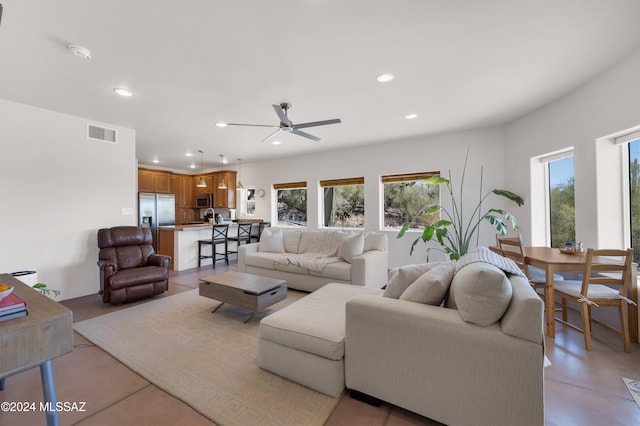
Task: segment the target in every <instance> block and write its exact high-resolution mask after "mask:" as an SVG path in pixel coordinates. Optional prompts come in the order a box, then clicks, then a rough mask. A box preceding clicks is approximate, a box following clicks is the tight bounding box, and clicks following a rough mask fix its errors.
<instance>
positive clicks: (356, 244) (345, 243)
mask: <svg viewBox="0 0 640 426" xmlns="http://www.w3.org/2000/svg"><path fill="white" fill-rule="evenodd" d="M363 249H364V234H363V233H362V232H359V233H357V234H354V235H350V236H347V237H345V238H344V239H343V240H342V243H340V248H339V249H338V257H341V258H343V259H344V260H346V261H347V262H349V263H351V259H352V258H354V257H356V256H360V255H361V254H362V250H363Z"/></svg>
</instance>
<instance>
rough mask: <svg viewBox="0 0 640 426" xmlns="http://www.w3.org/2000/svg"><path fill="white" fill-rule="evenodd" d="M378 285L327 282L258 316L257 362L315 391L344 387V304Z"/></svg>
mask: <svg viewBox="0 0 640 426" xmlns="http://www.w3.org/2000/svg"><path fill="white" fill-rule="evenodd" d="M382 293H383V290H380V289H377V288H371V287H361V286H354V285H350V284H337V283H330V284H326V285H325V286H324V287H322V288H320V289H318V290H316V291H314V292H313V293H310V294H308V295H307V296H305V297H303V298H302V299H300V300H298V301H297V302H294V303H292V304H291V305H289V306H287V307H285V308H283V309H281V310H279V311H277V312H274V313H272V314H271V315H269V316H268V317H265V318H264V319H262V321H260V340H259V365H260V367H261V368H263V369H265V370H268V371H271V372H272V373H275V374H277V375H279V376H282V377H286V378H287V379H290V380H293V381H294V382H297V383H300V384H301V385H304V386H307V387H309V388H311V389H315V390H317V391H319V392H322V393H324V394H327V395H329V396H332V397H334V398H338V397H340V395H342V391H343V390H344V334H345V304H346V303H347V301H348V300H349V299H351V298H353V297H355V296H358V295H360V294H373V295H376V294H378V295H382Z"/></svg>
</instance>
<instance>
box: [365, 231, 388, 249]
mask: <svg viewBox="0 0 640 426" xmlns="http://www.w3.org/2000/svg"><path fill="white" fill-rule="evenodd" d="M386 249H387V234H383V233H382V232H367V234H366V235H365V236H364V249H363V250H362V251H369V250H380V251H384V250H386Z"/></svg>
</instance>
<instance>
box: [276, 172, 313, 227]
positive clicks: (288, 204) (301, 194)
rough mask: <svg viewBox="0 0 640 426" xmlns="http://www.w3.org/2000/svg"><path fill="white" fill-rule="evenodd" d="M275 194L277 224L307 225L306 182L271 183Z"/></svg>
mask: <svg viewBox="0 0 640 426" xmlns="http://www.w3.org/2000/svg"><path fill="white" fill-rule="evenodd" d="M273 189H275V190H276V194H277V209H278V211H277V216H276V217H277V218H278V224H277V226H288V227H296V226H307V182H291V183H278V184H275V185H273Z"/></svg>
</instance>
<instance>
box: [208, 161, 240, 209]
mask: <svg viewBox="0 0 640 426" xmlns="http://www.w3.org/2000/svg"><path fill="white" fill-rule="evenodd" d="M236 174H237V172H236V171H234V170H228V171H222V172H216V173H214V179H213V184H214V189H215V192H213V194H214V195H213V208H229V209H235V208H236ZM223 180H224V182H225V183H226V184H227V188H226V189H219V188H218V185H219V184H220V182H222V181H223Z"/></svg>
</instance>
